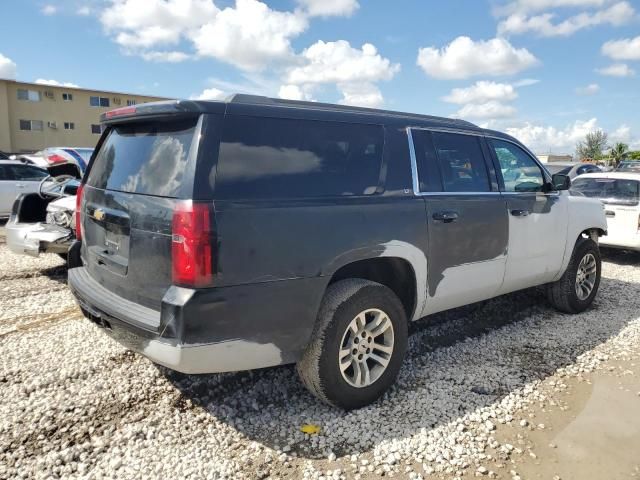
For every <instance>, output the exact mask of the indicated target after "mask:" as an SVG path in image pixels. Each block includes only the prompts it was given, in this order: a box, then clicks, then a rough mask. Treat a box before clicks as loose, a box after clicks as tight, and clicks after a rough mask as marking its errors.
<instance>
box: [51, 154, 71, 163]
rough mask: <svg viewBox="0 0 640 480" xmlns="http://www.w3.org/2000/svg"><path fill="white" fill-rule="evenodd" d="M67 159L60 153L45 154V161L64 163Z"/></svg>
mask: <svg viewBox="0 0 640 480" xmlns="http://www.w3.org/2000/svg"><path fill="white" fill-rule="evenodd" d="M66 161H67V159H66V158H64V157H63V156H62V155H58V154H57V153H54V154H53V155H48V156H47V162H49V163H54V164H55V163H64V162H66Z"/></svg>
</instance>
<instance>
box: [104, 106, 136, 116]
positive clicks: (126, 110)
mask: <svg viewBox="0 0 640 480" xmlns="http://www.w3.org/2000/svg"><path fill="white" fill-rule="evenodd" d="M135 113H136V107H134V106H129V107H122V108H116V109H115V110H110V111H108V112H107V115H106V117H107V118H113V117H120V116H122V115H133V114H135Z"/></svg>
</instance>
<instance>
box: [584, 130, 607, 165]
mask: <svg viewBox="0 0 640 480" xmlns="http://www.w3.org/2000/svg"><path fill="white" fill-rule="evenodd" d="M608 138H609V137H608V135H607V133H606V132H605V131H603V130H596V131H594V132H589V133H587V136H586V137H585V138H584V140H582V141H581V142H578V144H577V145H576V156H577V157H578V160H601V159H602V157H603V156H604V155H603V152H604V151H605V150H606V149H607V140H608Z"/></svg>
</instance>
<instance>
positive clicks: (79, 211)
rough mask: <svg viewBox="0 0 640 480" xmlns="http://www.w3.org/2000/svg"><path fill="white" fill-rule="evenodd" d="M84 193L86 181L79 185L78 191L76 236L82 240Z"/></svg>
mask: <svg viewBox="0 0 640 480" xmlns="http://www.w3.org/2000/svg"><path fill="white" fill-rule="evenodd" d="M83 193H84V183H81V184H80V185H79V186H78V190H77V191H76V238H77V239H78V240H82V194H83Z"/></svg>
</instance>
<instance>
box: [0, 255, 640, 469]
mask: <svg viewBox="0 0 640 480" xmlns="http://www.w3.org/2000/svg"><path fill="white" fill-rule="evenodd" d="M606 258H607V260H606V261H605V263H604V267H603V277H604V278H603V280H602V284H601V287H600V294H599V295H598V297H597V300H596V302H595V305H594V307H593V308H592V309H591V310H589V311H587V312H585V313H583V314H581V315H577V316H570V315H564V314H559V313H557V312H555V311H553V310H551V309H550V308H549V307H548V306H547V304H546V303H545V301H544V297H543V296H542V294H541V292H540V291H539V290H536V289H533V290H529V291H525V292H518V293H515V294H511V295H507V296H504V297H501V298H498V299H495V300H492V301H489V302H485V303H483V304H481V305H476V306H473V307H466V308H462V309H457V310H454V311H451V312H446V313H444V314H439V315H436V316H434V317H432V318H430V319H429V320H428V321H423V322H419V323H417V324H414V325H412V328H411V330H412V335H411V337H410V345H409V352H408V357H407V360H406V362H405V364H404V368H403V370H402V372H401V375H400V377H399V379H398V382H397V385H396V386H395V387H394V388H392V389H391V391H390V392H389V393H388V394H386V395H385V396H384V397H383V399H382V400H381V401H379V402H377V403H376V404H374V405H372V406H369V407H367V408H364V409H361V410H358V411H353V412H348V413H345V412H342V411H338V410H335V409H332V408H329V407H327V406H324V405H322V404H320V403H318V402H317V401H316V400H315V399H314V398H313V397H311V395H309V394H308V393H307V392H306V391H305V390H304V388H303V387H302V386H301V385H300V383H299V382H298V380H297V378H296V376H295V372H294V369H293V368H292V367H281V368H272V369H264V370H259V371H254V372H242V373H234V374H219V375H206V376H187V375H181V374H177V373H174V372H170V371H168V370H166V369H163V368H161V367H157V366H154V365H153V364H152V363H151V362H149V361H148V360H146V359H144V358H143V357H141V356H138V355H135V354H132V353H131V352H128V351H127V350H125V349H124V348H123V347H121V346H120V345H118V344H117V343H115V342H114V341H112V340H111V339H110V338H108V337H107V336H106V335H104V334H103V333H101V332H100V331H99V329H98V328H97V327H95V326H93V325H92V324H90V323H89V322H87V321H85V320H82V319H81V316H80V314H79V312H78V310H77V309H76V307H75V305H74V302H73V299H72V296H71V295H70V293H69V292H68V291H67V290H66V288H65V285H64V278H65V269H64V266H63V264H62V260H60V259H59V258H58V257H57V256H55V255H46V256H43V257H41V258H39V259H32V258H29V257H24V256H14V255H11V254H10V253H9V252H8V250H7V249H6V246H5V245H2V244H0V352H1V353H2V355H0V478H60V477H64V478H76V477H77V478H96V479H99V478H144V479H147V478H183V477H192V478H228V479H232V478H233V479H235V478H261V479H262V478H267V477H270V478H302V477H304V478H324V479H326V480H329V479H339V478H363V479H367V478H377V477H379V476H380V475H382V474H384V475H385V476H389V477H392V476H393V477H396V478H409V479H419V478H455V477H474V476H487V477H491V478H508V479H515V480H518V478H519V477H518V475H517V474H516V473H515V472H514V471H512V470H511V469H510V467H509V465H510V464H512V463H513V462H515V461H516V459H517V457H519V456H522V455H526V452H523V450H522V449H521V448H519V447H518V446H513V445H510V444H508V443H501V442H500V441H498V440H497V438H500V435H498V434H499V433H500V431H501V430H502V429H507V428H509V429H513V428H516V429H519V428H521V429H523V431H526V430H527V429H530V428H531V427H532V426H531V425H530V424H529V420H528V419H529V418H530V417H529V415H528V413H527V412H529V410H530V409H531V408H534V407H535V406H539V405H541V404H547V405H556V402H555V401H554V398H556V397H557V396H558V395H561V394H562V392H563V390H564V389H566V383H567V382H568V379H572V378H574V377H584V376H588V375H590V372H592V371H594V370H603V368H604V366H605V365H607V364H608V362H611V361H614V360H617V359H629V358H638V357H640V268H638V266H639V265H640V256H638V255H631V254H620V253H611V254H608V256H607V257H606ZM304 424H313V425H318V426H319V427H320V428H321V431H320V434H318V435H308V434H304V433H302V432H301V431H300V427H301V426H302V425H304Z"/></svg>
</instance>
